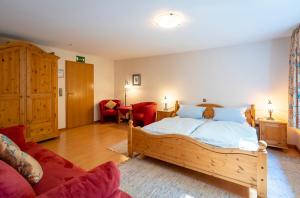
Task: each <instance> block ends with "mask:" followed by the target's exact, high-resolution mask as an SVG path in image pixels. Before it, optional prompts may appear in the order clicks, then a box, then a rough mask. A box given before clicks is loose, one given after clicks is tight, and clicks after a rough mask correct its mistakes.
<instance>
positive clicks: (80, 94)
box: [66, 61, 94, 128]
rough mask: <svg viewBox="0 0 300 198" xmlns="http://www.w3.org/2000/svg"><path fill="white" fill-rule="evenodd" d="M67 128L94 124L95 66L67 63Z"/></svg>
mask: <svg viewBox="0 0 300 198" xmlns="http://www.w3.org/2000/svg"><path fill="white" fill-rule="evenodd" d="M66 93H67V95H66V96H67V98H66V101H67V104H66V112H67V119H66V120H67V128H73V127H78V126H83V125H88V124H92V123H93V122H94V65H93V64H87V63H81V62H73V61H66Z"/></svg>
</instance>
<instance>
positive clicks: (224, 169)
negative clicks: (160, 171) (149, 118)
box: [128, 102, 267, 197]
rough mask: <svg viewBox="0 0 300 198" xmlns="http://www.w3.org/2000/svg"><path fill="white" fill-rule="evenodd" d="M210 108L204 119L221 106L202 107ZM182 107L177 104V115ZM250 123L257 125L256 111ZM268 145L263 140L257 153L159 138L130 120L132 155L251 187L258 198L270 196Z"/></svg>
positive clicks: (248, 113)
mask: <svg viewBox="0 0 300 198" xmlns="http://www.w3.org/2000/svg"><path fill="white" fill-rule="evenodd" d="M197 106H203V107H206V110H205V111H204V113H203V117H205V118H212V117H213V114H214V111H213V107H222V106H221V105H217V104H199V105H197ZM178 109H179V104H178V102H176V106H175V111H174V113H173V115H172V116H175V115H176V112H177V110H178ZM245 115H246V118H247V121H248V123H249V124H250V125H251V126H253V127H254V125H255V109H254V105H251V107H250V108H249V109H247V111H246V113H245ZM266 147H267V144H266V142H264V141H259V148H258V150H257V151H246V150H240V149H229V148H228V149H226V148H220V147H215V146H212V145H208V144H205V143H201V142H199V141H197V140H195V139H192V138H191V137H189V136H184V135H178V134H168V135H155V134H150V133H147V132H145V131H143V130H142V129H141V128H140V127H133V124H132V121H129V132H128V153H129V156H130V157H133V153H137V154H141V155H145V156H149V157H153V158H156V159H160V160H162V161H166V162H169V163H172V164H176V165H179V166H182V167H185V168H188V169H192V170H195V171H198V172H201V173H205V174H208V175H212V176H214V177H218V178H221V179H224V180H227V181H230V182H233V183H237V184H240V185H243V186H246V187H249V188H254V189H257V196H258V197H267V151H266Z"/></svg>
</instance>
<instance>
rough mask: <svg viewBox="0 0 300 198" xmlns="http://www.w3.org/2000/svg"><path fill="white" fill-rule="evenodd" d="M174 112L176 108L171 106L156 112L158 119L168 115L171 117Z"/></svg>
mask: <svg viewBox="0 0 300 198" xmlns="http://www.w3.org/2000/svg"><path fill="white" fill-rule="evenodd" d="M173 112H174V109H173V108H170V109H166V110H164V109H160V110H158V111H157V112H156V121H160V120H162V119H164V118H168V117H171V116H172V114H173Z"/></svg>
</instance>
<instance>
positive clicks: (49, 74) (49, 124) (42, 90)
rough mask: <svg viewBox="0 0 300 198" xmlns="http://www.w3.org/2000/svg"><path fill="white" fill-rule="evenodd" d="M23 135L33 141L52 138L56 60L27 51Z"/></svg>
mask: <svg viewBox="0 0 300 198" xmlns="http://www.w3.org/2000/svg"><path fill="white" fill-rule="evenodd" d="M26 102H27V106H26V107H27V132H28V133H29V134H30V137H31V138H32V139H33V140H34V141H41V140H45V139H49V138H52V137H56V136H57V135H58V131H57V119H56V116H57V59H55V58H52V57H51V56H50V55H48V54H44V53H40V52H38V51H35V50H29V49H28V50H27V100H26Z"/></svg>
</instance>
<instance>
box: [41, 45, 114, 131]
mask: <svg viewBox="0 0 300 198" xmlns="http://www.w3.org/2000/svg"><path fill="white" fill-rule="evenodd" d="M40 47H41V48H42V49H44V50H46V51H47V52H55V54H56V55H57V56H59V57H60V59H59V60H58V68H61V69H63V70H64V71H65V61H66V60H69V61H75V58H76V55H80V56H84V57H85V62H86V63H91V64H94V120H95V121H96V120H99V115H98V114H99V113H98V105H97V104H98V103H99V101H100V100H102V99H105V98H113V97H114V62H113V61H112V60H108V59H104V58H101V57H98V56H93V55H88V54H83V53H78V52H74V51H68V50H63V49H58V48H54V47H49V46H40ZM58 88H62V89H63V96H59V97H58V128H59V129H61V128H65V127H66V111H65V110H66V89H65V78H58ZM78 116H80V115H78Z"/></svg>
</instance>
